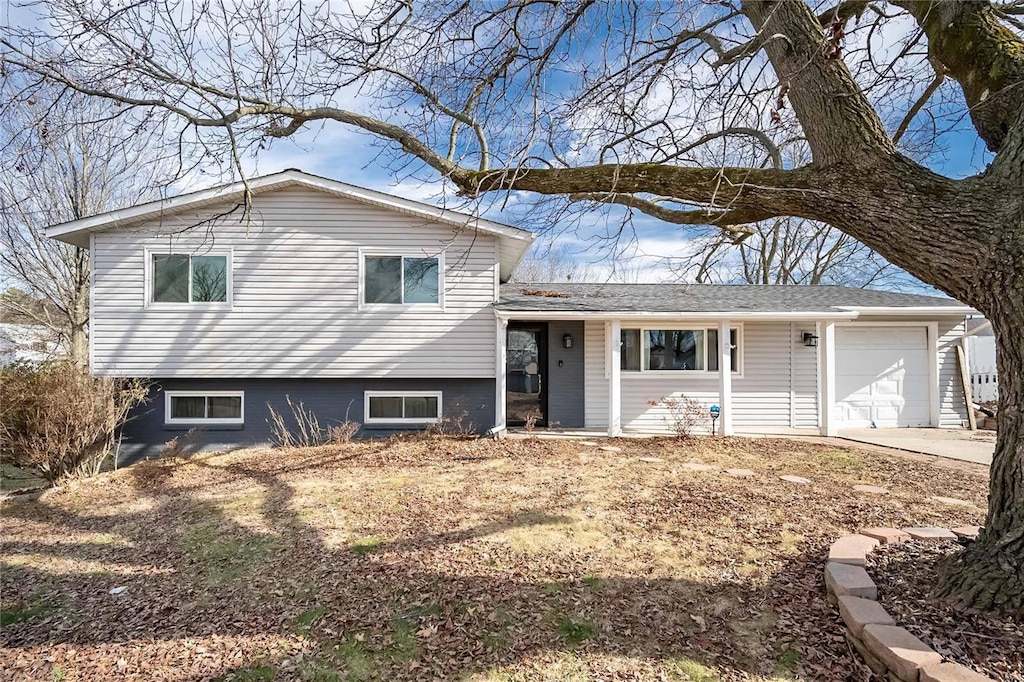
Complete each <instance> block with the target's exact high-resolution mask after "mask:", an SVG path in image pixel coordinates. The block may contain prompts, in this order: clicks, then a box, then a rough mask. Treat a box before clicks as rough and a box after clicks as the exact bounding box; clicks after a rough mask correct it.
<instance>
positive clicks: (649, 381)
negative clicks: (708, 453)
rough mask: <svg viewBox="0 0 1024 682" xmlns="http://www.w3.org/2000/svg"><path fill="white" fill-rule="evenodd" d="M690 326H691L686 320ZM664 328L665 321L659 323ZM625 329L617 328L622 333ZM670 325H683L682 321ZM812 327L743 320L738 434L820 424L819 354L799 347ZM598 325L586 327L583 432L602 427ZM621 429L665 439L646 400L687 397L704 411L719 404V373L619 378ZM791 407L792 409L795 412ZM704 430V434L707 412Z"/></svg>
mask: <svg viewBox="0 0 1024 682" xmlns="http://www.w3.org/2000/svg"><path fill="white" fill-rule="evenodd" d="M690 324H691V325H693V324H694V323H693V322H692V321H691V322H690ZM659 325H660V326H664V327H666V328H668V326H670V323H668V322H666V323H661V322H659ZM628 326H629V324H628V323H626V322H623V327H624V328H625V327H628ZM671 326H677V327H683V326H686V321H684V320H680V321H678V323H675V324H672V325H671ZM813 329H814V325H813V324H811V323H796V324H790V323H789V322H746V323H744V324H743V333H742V335H741V341H740V343H741V349H740V351H741V352H740V355H741V356H742V358H743V365H742V369H743V375H742V376H736V375H733V378H732V392H733V397H732V399H733V428H734V429H735V430H736V431H737V432H741V433H742V432H744V431H747V432H758V431H773V432H782V431H785V430H788V429H790V428H792V426H794V425H795V426H796V428H804V429H814V428H816V427H817V425H818V402H817V353H816V350H815V349H814V348H808V347H806V346H804V345H803V340H802V332H804V331H812V330H813ZM604 330H605V328H604V323H603V322H587V325H586V363H587V364H586V376H585V387H586V401H585V405H586V410H587V412H586V416H587V422H586V424H587V426H588V427H601V426H606V425H607V423H608V416H607V415H608V379H607V378H605V376H604V348H605V338H604ZM621 377H622V379H621V386H622V407H621V410H622V428H623V430H625V431H633V432H650V433H667V432H668V428H667V426H666V422H665V417H666V416H667V414H666V410H665V408H663V407H660V406H657V405H650V404H649V401H658V400H660V399H661V398H665V397H669V396H676V397H678V396H680V395H686V396H689V397H691V398H693V399H695V400H697V401H699V402H700V403H701V404H703V405H704V407H705V408H710V407H711V405H715V404H718V402H719V393H718V373H717V372H708V373H703V372H693V373H685V372H680V373H678V374H674V373H669V372H664V373H662V372H658V373H654V372H650V373H643V372H622V373H621ZM793 407H795V409H793ZM703 426H704V427H705V429H702V430H708V431H710V428H711V419H710V414H709V415H708V419H707V420H706V423H705V424H703Z"/></svg>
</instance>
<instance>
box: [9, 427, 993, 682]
mask: <svg viewBox="0 0 1024 682" xmlns="http://www.w3.org/2000/svg"><path fill="white" fill-rule="evenodd" d="M612 445H614V446H615V447H616V448H621V451H618V452H615V451H604V450H600V449H599V447H598V446H612ZM598 446H586V445H582V444H581V443H579V442H578V441H572V440H536V439H527V440H515V439H505V440H500V441H493V440H455V439H446V438H440V437H438V438H420V439H392V440H388V441H380V442H374V443H366V442H363V443H352V444H348V445H342V446H331V447H324V448H317V449H307V450H250V451H243V452H236V453H231V454H225V455H209V456H197V457H194V458H192V459H189V460H184V461H183V460H176V461H158V462H150V463H145V464H141V465H137V466H133V467H129V468H127V469H124V470H122V471H118V472H111V473H107V474H103V475H101V476H99V477H97V478H95V479H90V480H85V481H79V482H75V483H72V484H68V485H65V486H64V487H63V488H62V489H61V490H59V491H55V492H53V493H48V494H46V495H44V496H43V498H42V499H41V500H39V501H36V502H19V503H15V504H7V505H6V506H5V507H4V508H3V510H2V516H0V537H2V541H0V560H2V562H3V570H2V574H0V616H2V618H3V621H4V627H3V629H2V631H0V678H3V679H12V680H13V679H18V680H24V679H38V680H54V679H62V680H76V679H80V680H91V679H107V678H112V677H116V678H117V679H126V680H132V679H134V680H150V679H166V680H199V679H237V680H254V679H277V680H290V679H306V680H332V679H340V680H365V679H388V680H393V679H394V680H420V679H423V680H434V679H458V680H467V681H477V682H497V681H499V680H500V681H510V680H524V681H525V680H591V679H594V680H597V679H600V680H652V679H663V680H715V679H724V680H741V679H742V680H751V679H753V680H782V679H831V680H835V679H868V678H869V677H870V671H868V670H867V668H866V667H865V666H864V665H863V664H862V663H861V662H860V661H859V659H858V658H856V657H855V656H851V655H850V651H849V648H848V645H847V643H846V640H845V637H844V634H843V628H842V625H841V623H840V621H839V617H838V614H837V613H836V612H835V609H834V608H833V607H832V606H831V605H830V604H829V603H828V601H827V600H826V598H825V591H824V586H823V583H822V577H821V569H822V566H823V564H824V561H825V558H826V556H827V553H828V547H829V544H830V543H831V542H832V541H833V540H834V539H835V538H836V537H838V536H840V535H843V534H845V533H849V532H853V531H854V530H856V529H857V528H860V527H864V526H880V525H893V526H897V527H901V526H909V525H944V526H947V527H950V526H961V525H977V524H979V523H980V522H981V521H982V518H983V512H982V509H981V507H982V505H983V504H984V500H985V494H986V487H987V472H986V470H985V468H984V467H981V466H975V465H968V464H963V463H943V462H941V461H932V460H928V459H925V458H910V457H901V456H889V455H884V454H880V453H877V452H865V451H860V450H857V449H854V448H836V447H832V446H828V445H822V444H816V443H811V442H797V441H792V440H781V439H759V440H752V439H741V438H733V439H721V438H719V439H710V438H706V439H698V440H695V441H692V442H688V443H680V442H678V441H675V440H671V439H660V440H624V439H622V440H616V441H605V440H601V441H599V443H598ZM641 458H643V459H641ZM696 464H702V465H704V466H703V467H698V466H696ZM726 469H732V470H735V471H742V470H748V471H749V472H750V473H749V475H748V474H746V473H744V474H743V475H730V474H727V473H725V470H726ZM782 475H789V476H795V477H801V478H804V479H807V481H809V483H794V482H789V481H782V480H780V479H779V477H780V476H782ZM855 485H868V486H885V487H886V488H887V489H888V491H889V492H888V494H873V493H866V492H860V491H858V490H855V489H854V488H853V486H855ZM935 496H946V497H950V498H958V499H961V500H965V501H967V502H969V503H970V505H973V506H962V505H961V506H950V505H947V504H942V503H940V502H937V501H936V500H935V499H933V498H934V497H935ZM112 592H114V593H112Z"/></svg>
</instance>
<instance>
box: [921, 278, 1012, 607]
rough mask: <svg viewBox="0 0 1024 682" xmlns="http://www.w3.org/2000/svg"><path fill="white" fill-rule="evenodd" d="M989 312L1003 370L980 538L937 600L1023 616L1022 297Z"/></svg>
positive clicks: (946, 572) (960, 558)
mask: <svg viewBox="0 0 1024 682" xmlns="http://www.w3.org/2000/svg"><path fill="white" fill-rule="evenodd" d="M996 295H997V296H998V299H999V300H998V301H997V303H996V307H995V308H994V309H992V310H990V311H988V317H989V319H990V320H991V321H992V327H993V330H994V332H995V335H996V358H997V362H998V371H999V413H998V415H997V417H996V420H997V428H998V439H997V441H996V452H995V457H994V459H993V461H992V472H991V481H990V483H989V500H988V520H987V521H986V525H985V527H984V529H983V530H982V532H981V535H980V537H979V538H978V539H977V540H976V541H975V542H972V543H971V544H970V545H969V546H968V547H967V549H966V550H965V551H964V552H962V553H960V554H958V555H957V556H955V557H954V558H953V559H952V560H951V561H949V562H948V563H947V564H946V565H945V566H944V567H943V580H942V583H941V584H940V586H939V590H938V591H939V595H940V596H943V597H949V598H952V599H954V600H956V601H958V602H960V603H961V604H963V605H966V606H971V607H975V608H981V609H1003V610H1007V611H1009V612H1010V613H1015V614H1018V615H1022V616H1024V344H1022V343H1021V338H1020V335H1021V332H1022V330H1024V292H1022V291H1021V290H1020V289H1018V290H1016V291H1013V290H1010V291H1006V292H1001V293H997V294H996Z"/></svg>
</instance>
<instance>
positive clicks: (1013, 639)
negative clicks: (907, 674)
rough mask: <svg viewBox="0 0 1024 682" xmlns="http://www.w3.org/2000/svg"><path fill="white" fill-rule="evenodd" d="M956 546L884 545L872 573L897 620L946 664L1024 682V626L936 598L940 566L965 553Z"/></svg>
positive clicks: (872, 563) (874, 557) (873, 556)
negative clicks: (962, 666) (956, 664)
mask: <svg viewBox="0 0 1024 682" xmlns="http://www.w3.org/2000/svg"><path fill="white" fill-rule="evenodd" d="M962 549H963V548H962V547H961V546H960V545H959V544H956V543H942V544H923V543H920V542H908V543H901V544H888V545H882V546H881V547H878V548H877V549H875V550H874V552H872V553H871V555H870V558H869V560H868V567H867V569H868V573H869V574H870V575H871V577H872V579H873V580H874V581H875V583H876V584H877V585H878V596H879V601H880V603H881V604H882V606H883V607H884V608H885V610H886V611H887V612H888V613H889V615H890V616H892V618H893V619H894V620H895V621H896V622H897V623H899V624H900V625H901V626H902V627H904V628H906V629H907V630H909V631H910V632H911V633H913V634H914V635H915V636H916V637H918V638H919V639H920V640H921V641H922V642H924V643H925V644H927V645H928V646H930V647H931V648H932V649H934V650H935V651H937V652H938V653H939V654H941V655H942V657H943V659H946V660H951V661H955V662H956V663H959V664H961V665H964V666H967V667H968V668H972V669H974V670H975V671H977V672H979V673H982V674H984V675H987V676H989V677H991V678H992V679H994V680H1006V681H1008V682H1024V623H1022V622H1021V621H1019V620H1015V619H1013V618H1011V617H1009V616H999V615H996V614H992V613H981V612H976V611H965V610H962V609H956V608H954V607H952V606H950V605H949V604H945V603H941V602H938V601H935V600H934V599H932V598H931V594H932V590H933V589H934V587H935V585H936V584H937V581H938V575H937V573H936V562H938V561H939V560H940V559H942V558H943V557H945V556H947V555H949V554H953V553H956V552H959V551H962Z"/></svg>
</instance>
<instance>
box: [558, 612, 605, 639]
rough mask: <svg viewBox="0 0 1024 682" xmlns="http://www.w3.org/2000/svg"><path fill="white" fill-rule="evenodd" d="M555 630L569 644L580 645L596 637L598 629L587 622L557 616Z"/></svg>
mask: <svg viewBox="0 0 1024 682" xmlns="http://www.w3.org/2000/svg"><path fill="white" fill-rule="evenodd" d="M555 628H556V629H557V630H558V634H560V635H561V636H562V639H564V640H565V641H566V642H568V643H569V644H573V645H576V644H582V643H583V642H585V641H587V640H588V639H591V638H593V637H596V636H597V633H598V632H600V629H599V628H598V627H597V625H596V624H594V623H592V622H590V621H589V620H583V619H581V620H575V619H573V618H569V617H568V616H559V617H558V619H557V620H556V621H555Z"/></svg>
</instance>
